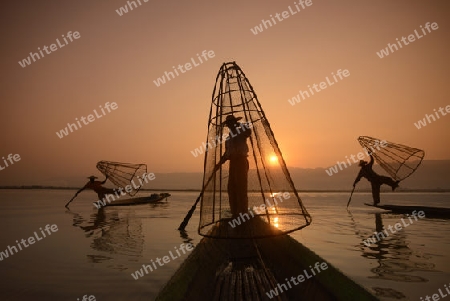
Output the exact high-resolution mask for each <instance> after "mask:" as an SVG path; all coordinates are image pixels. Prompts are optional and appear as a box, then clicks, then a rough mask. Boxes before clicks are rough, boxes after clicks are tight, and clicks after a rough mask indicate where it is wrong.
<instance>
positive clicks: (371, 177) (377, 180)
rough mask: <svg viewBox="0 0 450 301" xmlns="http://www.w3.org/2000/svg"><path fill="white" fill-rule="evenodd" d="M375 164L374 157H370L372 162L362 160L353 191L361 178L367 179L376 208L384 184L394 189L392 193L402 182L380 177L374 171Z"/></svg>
mask: <svg viewBox="0 0 450 301" xmlns="http://www.w3.org/2000/svg"><path fill="white" fill-rule="evenodd" d="M373 163H374V159H373V157H372V155H370V162H367V161H364V160H360V161H359V166H361V170H360V171H359V174H358V176H357V177H356V179H355V182H353V189H354V188H355V186H356V184H357V183H358V182H359V181H360V180H361V178H366V179H367V180H368V181H369V182H370V184H372V197H373V205H374V206H376V205H378V203H380V187H381V185H383V184H386V185H389V186H391V187H392V191H394V190H395V189H396V188H397V187H398V183H399V182H400V181H394V180H393V179H392V178H389V177H385V176H380V175H379V174H377V173H376V172H375V171H373V169H372V166H373Z"/></svg>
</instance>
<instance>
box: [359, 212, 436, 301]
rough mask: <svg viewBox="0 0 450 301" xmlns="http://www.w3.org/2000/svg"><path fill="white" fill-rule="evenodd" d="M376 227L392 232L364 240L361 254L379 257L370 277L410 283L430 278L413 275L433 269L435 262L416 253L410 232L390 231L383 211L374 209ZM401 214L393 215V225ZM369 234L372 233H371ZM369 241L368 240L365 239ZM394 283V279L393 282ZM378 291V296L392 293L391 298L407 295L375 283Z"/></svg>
mask: <svg viewBox="0 0 450 301" xmlns="http://www.w3.org/2000/svg"><path fill="white" fill-rule="evenodd" d="M374 217H375V230H374V231H373V232H376V233H379V232H382V231H384V230H386V231H385V232H387V233H388V234H389V235H388V236H386V235H384V236H385V237H384V238H383V237H382V236H381V235H379V238H380V239H376V237H375V240H374V241H372V242H370V244H369V243H368V245H366V244H364V243H363V242H362V243H361V249H362V256H363V257H365V258H367V259H371V261H372V262H373V259H375V260H376V262H377V263H378V266H376V267H374V268H372V269H371V272H372V273H373V274H374V276H369V278H371V279H380V280H390V281H395V282H397V283H399V282H404V283H405V284H408V283H409V284H410V283H412V282H427V281H428V280H427V279H425V278H423V277H420V276H418V275H414V272H418V271H433V270H434V268H435V265H434V264H433V263H430V262H429V258H427V257H426V256H424V254H420V253H417V252H416V253H415V252H413V251H412V250H411V249H410V248H409V247H408V242H407V232H406V231H404V229H402V230H400V231H397V232H395V233H391V232H390V231H389V230H388V228H385V226H384V225H383V219H382V214H381V213H375V214H374ZM400 218H401V217H399V218H398V220H396V219H390V223H389V225H388V227H389V226H390V225H392V226H394V225H395V223H397V222H399V220H400ZM368 237H372V236H371V235H370V236H368ZM368 237H364V238H362V241H366V239H367V238H368ZM366 243H367V241H366ZM391 284H392V283H391ZM372 289H373V290H374V291H375V292H376V295H377V297H389V298H397V299H401V298H405V297H406V296H405V295H404V294H403V293H401V292H399V291H397V290H395V289H393V288H391V287H379V286H376V287H372Z"/></svg>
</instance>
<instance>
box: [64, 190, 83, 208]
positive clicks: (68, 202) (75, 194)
mask: <svg viewBox="0 0 450 301" xmlns="http://www.w3.org/2000/svg"><path fill="white" fill-rule="evenodd" d="M78 193H79V191H77V193H75V195H74V196H73V197H72V198H71V199H70V201H68V202H67V204H66V206H64V207H66V208H69V207H68V206H69V204H70V202H72V201H73V199H75V198H76V197H77V195H78Z"/></svg>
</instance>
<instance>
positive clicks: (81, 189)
mask: <svg viewBox="0 0 450 301" xmlns="http://www.w3.org/2000/svg"><path fill="white" fill-rule="evenodd" d="M85 189H86V185H84V187H83V188H80V189H79V190H78V191H77V193H75V195H77V194H79V193H80V192H82V191H83V190H85Z"/></svg>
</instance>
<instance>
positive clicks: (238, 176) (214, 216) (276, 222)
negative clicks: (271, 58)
mask: <svg viewBox="0 0 450 301" xmlns="http://www.w3.org/2000/svg"><path fill="white" fill-rule="evenodd" d="M230 116H234V117H236V118H239V117H241V118H242V119H241V120H239V121H238V122H239V123H240V128H241V131H242V133H247V136H248V137H247V139H246V144H247V147H248V153H247V154H248V157H247V160H248V166H249V167H248V176H247V177H246V176H245V170H243V169H242V168H241V167H239V168H240V172H239V171H238V172H237V173H236V169H234V170H231V171H230V165H231V164H233V162H232V160H234V159H230V160H228V161H226V162H225V163H224V164H219V165H218V163H219V162H220V159H221V157H222V156H223V155H224V153H225V151H226V150H227V145H228V144H227V140H233V137H235V136H237V134H236V135H232V136H231V137H228V136H229V129H228V127H227V126H224V125H223V124H224V122H225V121H226V120H227V118H231V117H230ZM242 129H244V130H242ZM226 137H228V138H226ZM244 139H245V138H244ZM206 140H207V149H206V152H205V161H204V176H203V185H204V187H205V190H204V192H203V195H202V199H201V212H200V223H199V234H200V235H203V236H209V237H216V238H249V237H266V236H273V235H281V234H286V233H289V232H292V231H295V230H298V229H301V228H303V227H305V226H307V225H309V224H310V222H311V217H310V215H309V214H308V212H307V211H306V209H305V207H304V206H303V203H302V201H301V199H300V197H299V195H298V193H297V190H296V189H295V187H294V183H293V182H292V179H291V177H290V174H289V171H288V170H287V168H286V164H285V162H284V159H283V156H282V154H281V151H280V149H279V148H278V144H277V142H276V140H275V137H274V134H273V132H272V130H271V128H270V124H269V122H268V120H267V118H266V116H265V114H264V111H263V110H262V108H261V105H260V103H259V101H258V99H257V96H256V94H255V92H254V90H253V88H252V86H251V85H250V82H249V81H248V79H247V78H246V77H245V74H244V72H243V71H242V70H241V69H240V68H239V66H238V65H237V64H236V63H235V62H232V63H224V64H223V65H222V67H221V68H220V70H219V73H218V75H217V78H216V84H215V87H214V91H213V96H212V103H211V109H210V114H209V119H208V135H207V139H206ZM241 146H242V145H241ZM241 151H242V149H241ZM234 162H236V161H234ZM241 163H242V161H241ZM241 163H239V164H241ZM219 166H220V167H219ZM240 166H242V164H241V165H240ZM216 167H218V168H216ZM246 179H247V185H245V183H244V182H246V181H245V180H246ZM229 181H231V182H230V184H231V187H229ZM245 186H247V187H246V189H245ZM230 188H231V190H232V191H231V192H232V194H233V190H234V192H236V191H235V190H239V189H242V188H244V189H245V190H246V191H244V195H243V194H242V193H238V196H237V201H238V203H239V206H240V207H241V209H242V207H245V208H243V210H241V211H239V214H236V209H233V210H232V208H230V195H229V192H230ZM245 194H246V195H245ZM232 198H233V199H234V200H236V196H235V195H234V196H233V197H232ZM247 201H248V204H247ZM248 208H250V209H248ZM232 211H233V212H232ZM233 213H234V214H233ZM239 223H240V225H239ZM233 225H234V226H233ZM268 229H270V230H268Z"/></svg>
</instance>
